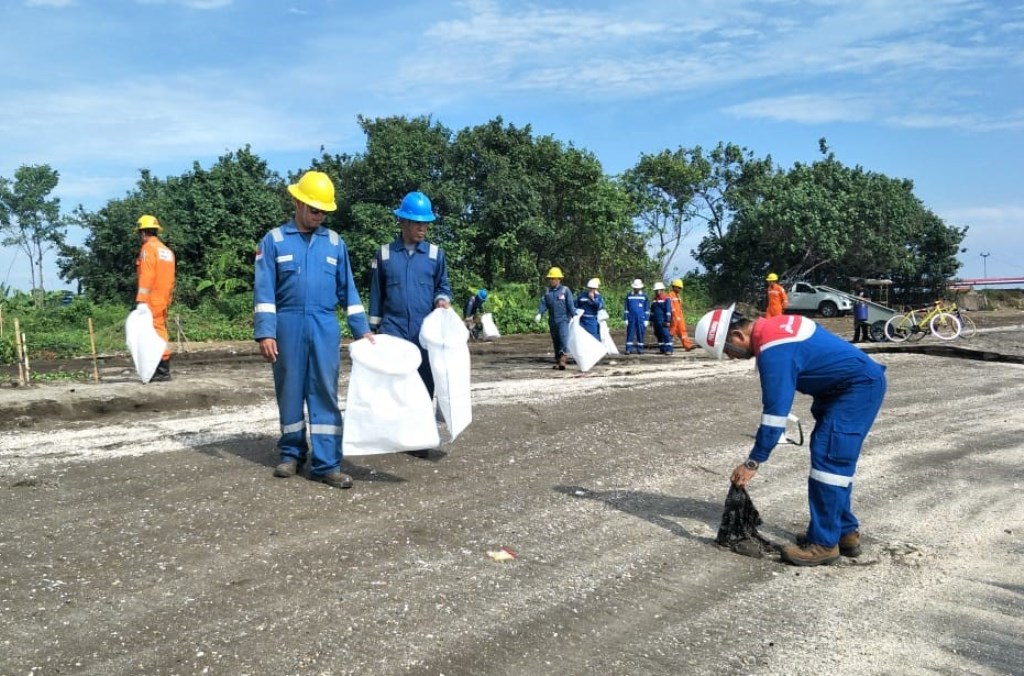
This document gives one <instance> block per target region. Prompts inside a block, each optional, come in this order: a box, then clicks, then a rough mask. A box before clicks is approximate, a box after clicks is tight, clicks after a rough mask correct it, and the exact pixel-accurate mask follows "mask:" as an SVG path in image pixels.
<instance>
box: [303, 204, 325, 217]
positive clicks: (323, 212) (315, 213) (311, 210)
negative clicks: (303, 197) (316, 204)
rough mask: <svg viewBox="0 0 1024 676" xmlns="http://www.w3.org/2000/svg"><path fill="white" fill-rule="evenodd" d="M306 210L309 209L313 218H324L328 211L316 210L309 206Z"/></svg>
mask: <svg viewBox="0 0 1024 676" xmlns="http://www.w3.org/2000/svg"><path fill="white" fill-rule="evenodd" d="M306 208H307V209H309V213H310V214H312V215H313V216H323V215H324V214H326V213H327V212H326V211H323V210H322V209H314V208H313V207H311V206H309V205H308V204H307V205H306Z"/></svg>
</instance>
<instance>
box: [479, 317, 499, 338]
mask: <svg viewBox="0 0 1024 676" xmlns="http://www.w3.org/2000/svg"><path fill="white" fill-rule="evenodd" d="M480 326H482V327H483V329H484V340H496V339H498V338H501V334H500V333H498V325H497V324H495V323H494V315H493V314H491V313H490V312H486V313H484V314H483V315H482V316H481V317H480Z"/></svg>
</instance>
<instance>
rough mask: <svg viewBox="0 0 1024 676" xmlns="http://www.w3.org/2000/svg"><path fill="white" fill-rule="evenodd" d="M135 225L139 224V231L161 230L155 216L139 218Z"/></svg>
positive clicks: (147, 215)
mask: <svg viewBox="0 0 1024 676" xmlns="http://www.w3.org/2000/svg"><path fill="white" fill-rule="evenodd" d="M137 223H138V224H139V230H163V228H162V227H160V221H158V220H156V216H150V215H149V214H143V215H141V216H139V220H138V221H137Z"/></svg>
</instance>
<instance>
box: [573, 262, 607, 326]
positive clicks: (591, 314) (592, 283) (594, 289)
mask: <svg viewBox="0 0 1024 676" xmlns="http://www.w3.org/2000/svg"><path fill="white" fill-rule="evenodd" d="M600 288H601V280H600V278H598V277H592V278H591V279H590V280H589V281H588V282H587V288H586V289H585V290H583V291H581V292H580V295H579V296H577V297H576V312H577V313H579V312H582V313H583V314H581V315H580V326H582V327H583V328H584V329H586V330H587V332H588V333H589V334H590V335H592V336H593V337H594V338H597V339H598V340H601V324H600V320H601V315H602V313H604V315H607V314H608V313H607V311H606V310H605V309H604V296H602V295H601V292H600V291H598V289H600Z"/></svg>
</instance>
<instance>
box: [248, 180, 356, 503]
mask: <svg viewBox="0 0 1024 676" xmlns="http://www.w3.org/2000/svg"><path fill="white" fill-rule="evenodd" d="M288 192H289V193H290V194H291V196H292V204H293V206H294V208H295V215H294V217H293V218H292V219H291V220H290V221H288V222H287V223H285V224H284V225H281V226H279V227H276V228H274V229H273V230H271V231H270V232H268V233H267V234H266V235H265V236H264V237H263V240H262V241H261V242H260V248H259V249H258V250H257V252H256V282H255V286H254V289H253V296H254V300H255V312H254V315H253V321H254V327H253V336H254V337H255V339H256V341H257V342H258V343H259V345H260V353H261V354H262V355H263V358H264V359H266V360H267V361H269V362H271V364H273V370H274V391H275V393H276V394H277V410H278V415H279V417H280V422H281V437H280V439H278V442H277V448H278V451H279V453H280V464H279V465H278V466H277V467H276V468H275V469H274V476H276V477H280V478H288V477H292V476H295V474H296V473H298V472H299V471H300V470H301V469H302V466H303V465H304V464H305V462H306V456H307V454H309V453H310V451H312V453H311V455H312V457H313V463H312V465H311V467H310V478H311V479H312V480H313V481H322V482H323V483H325V484H327V485H328V486H331V487H333V488H351V486H352V477H350V476H349V475H348V474H345V473H344V472H342V471H341V437H342V431H343V427H342V426H343V424H344V423H343V422H342V417H341V411H340V410H339V409H338V371H339V368H340V361H341V354H340V349H339V348H340V345H341V329H340V327H339V326H338V317H337V314H336V308H337V307H338V306H339V305H341V306H343V307H344V308H345V313H346V315H347V318H348V328H349V330H350V331H351V332H352V335H353V336H355V337H356V338H366V337H369V338H370V341H371V342H372V341H373V336H372V334H371V333H370V325H369V323H368V322H367V321H366V312H365V310H364V309H363V303H362V301H361V300H360V299H359V291H358V290H357V289H356V284H355V280H354V279H353V277H352V265H351V263H350V262H349V258H348V248H347V247H346V246H345V242H344V241H343V240H342V239H341V237H340V236H339V235H338V233H336V232H334V231H333V230H328V229H327V228H325V227H324V226H323V225H322V224H323V220H324V215H325V214H326V212H328V211H334V210H335V209H337V208H338V207H337V204H335V202H334V184H333V183H331V179H330V177H329V176H327V174H324V173H321V172H319V171H307V172H306V173H305V174H303V175H302V177H301V178H300V179H299V182H298V183H295V184H292V185H289V186H288ZM303 408H305V409H306V412H308V414H309V425H308V427H307V424H306V417H305V416H304V415H303ZM307 430H308V432H309V441H308V442H307V440H306V432H307Z"/></svg>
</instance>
